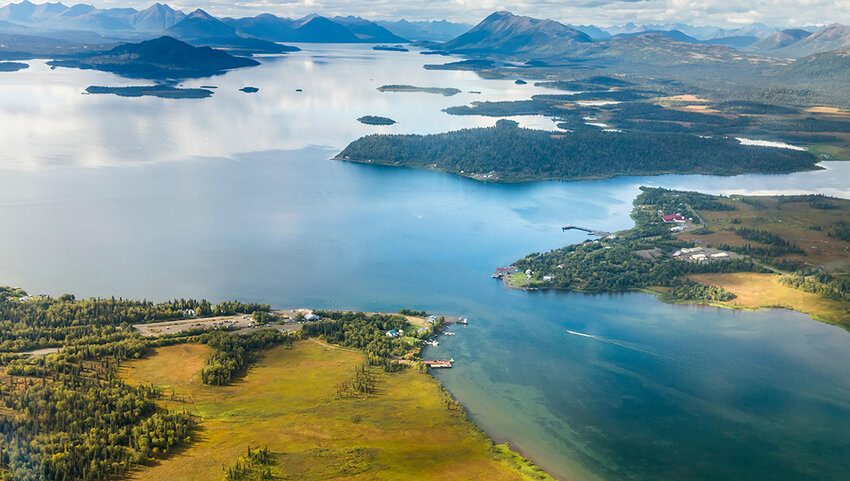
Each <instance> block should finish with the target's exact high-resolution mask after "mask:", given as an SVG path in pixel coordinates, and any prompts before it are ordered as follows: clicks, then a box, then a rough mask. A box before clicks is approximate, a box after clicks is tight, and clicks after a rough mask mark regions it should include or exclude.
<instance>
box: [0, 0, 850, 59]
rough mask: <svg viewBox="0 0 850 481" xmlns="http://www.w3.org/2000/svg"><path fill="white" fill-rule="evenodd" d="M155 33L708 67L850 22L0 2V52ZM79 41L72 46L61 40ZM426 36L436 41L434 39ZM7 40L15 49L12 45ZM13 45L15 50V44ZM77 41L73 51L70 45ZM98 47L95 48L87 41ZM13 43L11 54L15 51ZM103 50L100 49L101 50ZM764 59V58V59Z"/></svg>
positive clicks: (806, 41)
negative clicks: (394, 14)
mask: <svg viewBox="0 0 850 481" xmlns="http://www.w3.org/2000/svg"><path fill="white" fill-rule="evenodd" d="M163 35H167V36H170V37H174V38H176V39H180V40H182V41H185V42H188V43H190V44H192V45H194V46H210V47H216V48H221V49H225V50H227V51H230V52H232V53H237V54H250V53H280V52H285V51H290V50H293V49H292V48H289V47H287V46H284V45H281V43H297V42H305V43H310V42H315V43H392V44H398V43H405V42H408V41H415V40H429V41H431V42H432V44H431V45H433V48H434V49H436V50H440V51H444V52H449V53H457V54H463V55H471V56H487V55H507V56H510V55H512V56H515V57H524V58H526V59H538V58H540V59H543V58H545V59H552V58H557V57H569V58H574V59H579V58H589V59H594V58H595V59H608V60H609V61H615V62H631V63H639V62H643V63H647V64H652V65H676V64H695V63H700V64H712V63H753V62H773V63H776V64H783V62H784V63H788V62H787V61H775V60H770V59H788V58H791V59H797V58H802V57H806V56H809V55H812V54H816V53H820V52H826V51H833V50H838V49H844V48H847V47H850V27H847V26H844V25H840V24H833V25H829V26H826V27H823V28H818V29H814V28H805V29H803V28H798V29H786V30H779V29H777V28H774V27H770V26H767V25H763V24H758V23H754V24H751V25H746V26H742V27H739V28H735V29H722V28H716V27H705V26H692V25H687V24H680V23H672V24H663V25H635V24H626V25H622V26H618V27H607V28H603V27H599V26H593V25H583V26H571V25H567V24H564V23H561V22H557V21H554V20H548V19H536V18H532V17H526V16H519V15H513V14H511V13H510V12H496V13H493V14H491V15H489V16H488V17H487V18H485V19H484V20H483V21H481V22H480V23H479V24H478V25H476V26H474V27H471V28H470V27H469V26H467V25H465V24H456V23H451V22H446V21H414V22H411V21H407V20H398V21H382V22H373V21H370V20H367V19H363V18H360V17H354V16H335V17H326V16H321V15H316V14H314V15H308V16H306V17H303V18H300V19H290V18H284V17H279V16H276V15H273V14H270V13H263V14H259V15H256V16H252V17H243V18H228V17H222V18H220V17H216V16H214V15H212V14H210V13H208V12H207V11H205V10H203V9H200V8H199V9H196V10H195V11H193V12H190V13H188V14H187V13H185V12H183V11H180V10H175V9H174V8H172V7H170V6H169V5H167V4H162V3H155V4H153V5H151V6H150V7H148V8H146V9H144V10H136V9H133V8H110V9H99V8H96V7H94V6H92V5H86V4H76V5H72V6H66V5H64V4H62V3H44V4H34V3H31V2H30V1H29V0H23V1H22V2H19V3H11V4H8V5H6V6H4V7H2V8H0V39H2V40H3V41H2V42H0V58H26V52H30V53H33V52H35V50H36V49H34V48H30V49H27V48H24V47H26V45H28V44H30V45H32V44H39V45H42V46H44V45H47V44H49V42H46V40H51V41H53V42H57V43H56V44H55V45H53V46H52V49H51V48H47V47H45V48H42V49H41V50H40V52H41V54H50V53H56V54H63V55H64V54H65V53H66V52H74V51H75V49H77V50H81V51H83V50H85V48H87V47H85V46H80V45H81V43H83V42H87V43H91V42H96V43H97V44H99V45H102V46H103V47H106V46H109V47H110V48H111V47H112V46H115V45H117V44H119V43H122V42H127V41H135V42H138V41H140V40H146V39H153V38H157V37H160V36H163ZM60 40H61V41H70V42H71V43H72V44H73V42H77V45H76V47H75V46H73V45H72V46H68V45H61V44H59V43H58V42H59V41H60ZM433 42H442V43H441V44H437V45H434V43H433ZM10 46H14V48H12V47H10ZM18 46H21V48H18ZM77 47H79V48H77ZM95 47H97V45H95ZM15 49H17V50H15ZM105 50H106V48H100V51H105ZM766 58H770V59H766Z"/></svg>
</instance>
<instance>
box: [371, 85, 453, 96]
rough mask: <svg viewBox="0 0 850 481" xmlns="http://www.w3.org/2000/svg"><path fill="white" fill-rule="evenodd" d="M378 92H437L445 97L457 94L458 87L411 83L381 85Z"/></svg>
mask: <svg viewBox="0 0 850 481" xmlns="http://www.w3.org/2000/svg"><path fill="white" fill-rule="evenodd" d="M378 91H379V92H424V93H426V94H438V95H444V96H446V97H451V96H452V95H457V94H459V93H460V89H456V88H451V87H449V88H442V87H416V86H413V85H382V86H380V87H378Z"/></svg>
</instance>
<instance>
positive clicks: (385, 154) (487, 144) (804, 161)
mask: <svg viewBox="0 0 850 481" xmlns="http://www.w3.org/2000/svg"><path fill="white" fill-rule="evenodd" d="M336 158H337V159H339V160H347V161H353V162H366V163H373V164H381V165H390V166H402V167H415V168H423V169H435V170H442V171H446V172H452V173H455V174H459V175H463V176H466V177H471V178H475V179H478V180H485V181H497V182H519V181H530V180H544V179H552V180H577V179H599V178H606V177H613V176H617V175H659V174H666V173H675V174H713V175H736V174H744V173H787V172H796V171H804V170H815V169H818V168H819V167H817V162H818V159H817V158H816V157H815V156H814V155H812V154H810V153H809V152H806V151H798V150H790V149H781V148H769V147H756V146H747V145H742V144H741V143H740V142H739V141H737V140H735V139H728V138H716V137H715V138H706V137H700V136H696V135H682V134H671V133H663V132H611V131H606V130H603V129H592V130H591V129H586V130H577V131H575V132H569V133H566V132H565V133H557V132H550V131H545V130H533V129H524V128H519V127H518V125H517V123H516V122H513V121H509V120H505V119H502V120H499V121H498V122H497V123H496V126H495V127H486V128H475V129H465V130H458V131H453V132H447V133H442V134H431V135H386V134H374V135H369V136H366V137H363V138H361V139H358V140H356V141H354V142H352V143H351V144H349V145H348V147H346V148H345V149H344V150H343V151H342V152H340V153H339V154H338V155H337V156H336Z"/></svg>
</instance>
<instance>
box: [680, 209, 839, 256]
mask: <svg viewBox="0 0 850 481" xmlns="http://www.w3.org/2000/svg"><path fill="white" fill-rule="evenodd" d="M750 199H754V200H757V201H758V202H760V203H761V204H763V206H764V208H756V207H754V206H752V205H750V204H747V203H745V202H742V201H740V200H738V199H725V200H724V202H726V203H730V204H734V205H735V207H736V208H737V210H734V211H700V212H699V214H700V216H701V217H702V218H703V219H704V220H705V221H706V223H707V224H708V227H709V228H710V229H711V230H712V231H714V233H713V234H707V235H694V234H691V233H686V234H681V235H680V238H683V239H688V240H700V241H703V242H707V243H709V244H710V245H718V244H728V245H732V246H736V245H737V246H740V245H743V244H746V243H749V244H752V245H759V244H758V243H757V242H751V241H746V240H744V239H741V238H740V237H739V236H738V235H737V234H735V233H734V232H731V231H728V230H725V229H729V228H732V229H734V228H739V227H750V228H754V229H761V230H767V231H770V232H773V233H775V234H777V235H779V236H780V237H782V238H783V239H785V240H787V241H790V242H793V243H794V244H796V245H797V246H799V247H800V248H802V249H803V250H804V251H805V252H806V255H797V254H792V255H787V256H784V258H787V259H795V260H799V261H802V262H806V263H808V264H809V265H812V266H816V267H817V266H821V265H823V266H826V268H827V269H828V270H830V271H833V272H843V271H846V270H848V269H850V242H846V241H842V240H840V239H837V238H833V237H829V236H828V235H827V234H828V232H829V230H830V228H831V227H832V226H833V225H834V224H835V223H836V222H838V221H847V222H850V201H848V200H845V199H829V200H825V202H829V203H831V204H834V205H836V206H838V207H839V208H838V209H831V210H823V209H816V208H813V207H811V205H810V203H809V202H782V203H780V202H779V200H778V198H776V197H769V196H758V197H750ZM733 219H738V220H740V223H739V224H733V223H732V220H733ZM812 226H816V227H820V228H821V230H812V229H811V227H812ZM813 247H814V248H813Z"/></svg>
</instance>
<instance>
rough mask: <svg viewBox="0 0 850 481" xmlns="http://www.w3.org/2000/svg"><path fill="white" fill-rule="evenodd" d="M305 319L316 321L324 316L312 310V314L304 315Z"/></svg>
mask: <svg viewBox="0 0 850 481" xmlns="http://www.w3.org/2000/svg"><path fill="white" fill-rule="evenodd" d="M304 320H305V321H307V322H315V321H321V320H322V318H321V317H319V316H317V315H315V314H313V313H312V312H311V313H310V314H307V315H306V316H304Z"/></svg>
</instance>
